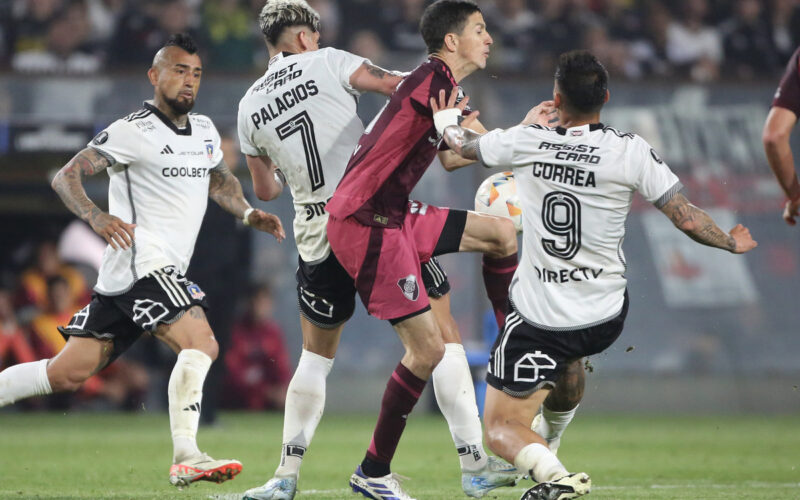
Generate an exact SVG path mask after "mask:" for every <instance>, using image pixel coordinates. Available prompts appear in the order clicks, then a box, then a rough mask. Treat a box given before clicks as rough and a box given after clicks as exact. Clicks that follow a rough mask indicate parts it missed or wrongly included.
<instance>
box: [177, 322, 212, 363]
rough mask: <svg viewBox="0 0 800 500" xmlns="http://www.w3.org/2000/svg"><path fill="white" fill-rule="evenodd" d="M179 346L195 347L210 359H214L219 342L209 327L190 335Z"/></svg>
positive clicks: (183, 347) (182, 347)
mask: <svg viewBox="0 0 800 500" xmlns="http://www.w3.org/2000/svg"><path fill="white" fill-rule="evenodd" d="M180 348H181V350H183V349H196V350H198V351H200V352H202V353H204V354H205V355H207V356H208V357H209V358H211V361H214V360H216V359H217V356H218V355H219V344H217V339H215V338H214V333H213V332H212V331H211V329H210V328H208V329H204V330H203V331H202V332H197V333H195V334H194V335H191V336H190V337H189V338H188V339H187V340H186V341H184V342H183V345H181V346H180Z"/></svg>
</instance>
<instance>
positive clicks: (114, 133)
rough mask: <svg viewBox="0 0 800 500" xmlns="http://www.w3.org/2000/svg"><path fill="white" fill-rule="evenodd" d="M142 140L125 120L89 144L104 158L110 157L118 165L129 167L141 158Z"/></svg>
mask: <svg viewBox="0 0 800 500" xmlns="http://www.w3.org/2000/svg"><path fill="white" fill-rule="evenodd" d="M140 145H141V140H140V137H139V133H138V132H137V131H136V130H133V128H132V127H131V126H130V123H129V122H127V121H125V120H117V121H115V122H114V123H112V124H111V125H109V126H108V127H106V129H105V130H103V131H102V132H100V133H99V134H97V135H96V136H94V138H93V139H92V140H91V141H89V143H88V144H87V146H88V147H90V148H93V149H96V150H97V151H99V152H100V153H101V154H102V155H103V156H110V157H111V158H113V159H114V161H116V162H117V163H121V164H123V165H128V164H130V163H133V162H134V161H136V159H137V158H138V157H139V149H140Z"/></svg>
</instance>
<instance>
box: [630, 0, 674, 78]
mask: <svg viewBox="0 0 800 500" xmlns="http://www.w3.org/2000/svg"><path fill="white" fill-rule="evenodd" d="M639 14H640V15H642V16H643V19H642V23H643V25H642V29H641V32H640V33H639V35H638V37H636V38H634V39H632V40H630V41H629V42H628V45H627V46H628V57H629V60H628V62H627V63H626V65H625V68H626V71H625V75H626V76H627V77H629V78H634V79H636V78H646V77H653V76H658V77H664V76H669V75H670V73H671V67H670V64H669V62H668V61H667V29H668V28H669V26H670V24H671V23H672V16H671V15H670V13H669V10H668V9H667V8H666V7H665V6H664V5H663V4H661V3H659V2H650V3H649V4H648V5H647V6H646V7H645V8H644V9H643V10H642V11H640V12H639ZM633 33H634V32H633V31H630V32H629V35H630V36H634V35H633Z"/></svg>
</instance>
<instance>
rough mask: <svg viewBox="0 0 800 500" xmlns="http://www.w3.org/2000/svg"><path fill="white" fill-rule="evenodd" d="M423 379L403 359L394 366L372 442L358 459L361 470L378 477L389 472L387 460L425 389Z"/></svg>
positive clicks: (391, 455)
mask: <svg viewBox="0 0 800 500" xmlns="http://www.w3.org/2000/svg"><path fill="white" fill-rule="evenodd" d="M425 382H426V381H425V380H423V379H421V378H419V377H417V376H416V375H414V374H413V373H411V370H409V369H408V368H406V367H405V366H403V364H402V363H399V364H398V365H397V368H395V370H394V372H393V373H392V376H391V377H390V378H389V382H388V383H387V384H386V391H384V393H383V400H382V401H381V412H380V415H379V416H378V423H377V424H375V431H374V432H373V434H372V442H370V444H369V449H368V450H367V455H366V457H365V458H364V461H363V462H361V471H362V472H363V473H364V474H366V475H367V476H369V477H381V476H385V475H387V474H389V472H390V468H389V464H390V463H391V461H392V457H393V456H394V452H395V450H396V449H397V444H398V443H399V442H400V436H401V435H402V434H403V429H405V427H406V419H407V418H408V414H409V413H411V410H412V409H414V405H415V404H416V403H417V400H418V399H419V396H420V395H421V394H422V390H423V389H425Z"/></svg>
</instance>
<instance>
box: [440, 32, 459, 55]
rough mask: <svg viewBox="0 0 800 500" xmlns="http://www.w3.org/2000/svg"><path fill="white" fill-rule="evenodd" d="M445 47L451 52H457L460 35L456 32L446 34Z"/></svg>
mask: <svg viewBox="0 0 800 500" xmlns="http://www.w3.org/2000/svg"><path fill="white" fill-rule="evenodd" d="M443 45H444V47H443V48H445V49H447V50H448V51H449V52H455V51H456V48H458V35H456V34H455V33H448V34H446V35H445V36H444V44H443Z"/></svg>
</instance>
